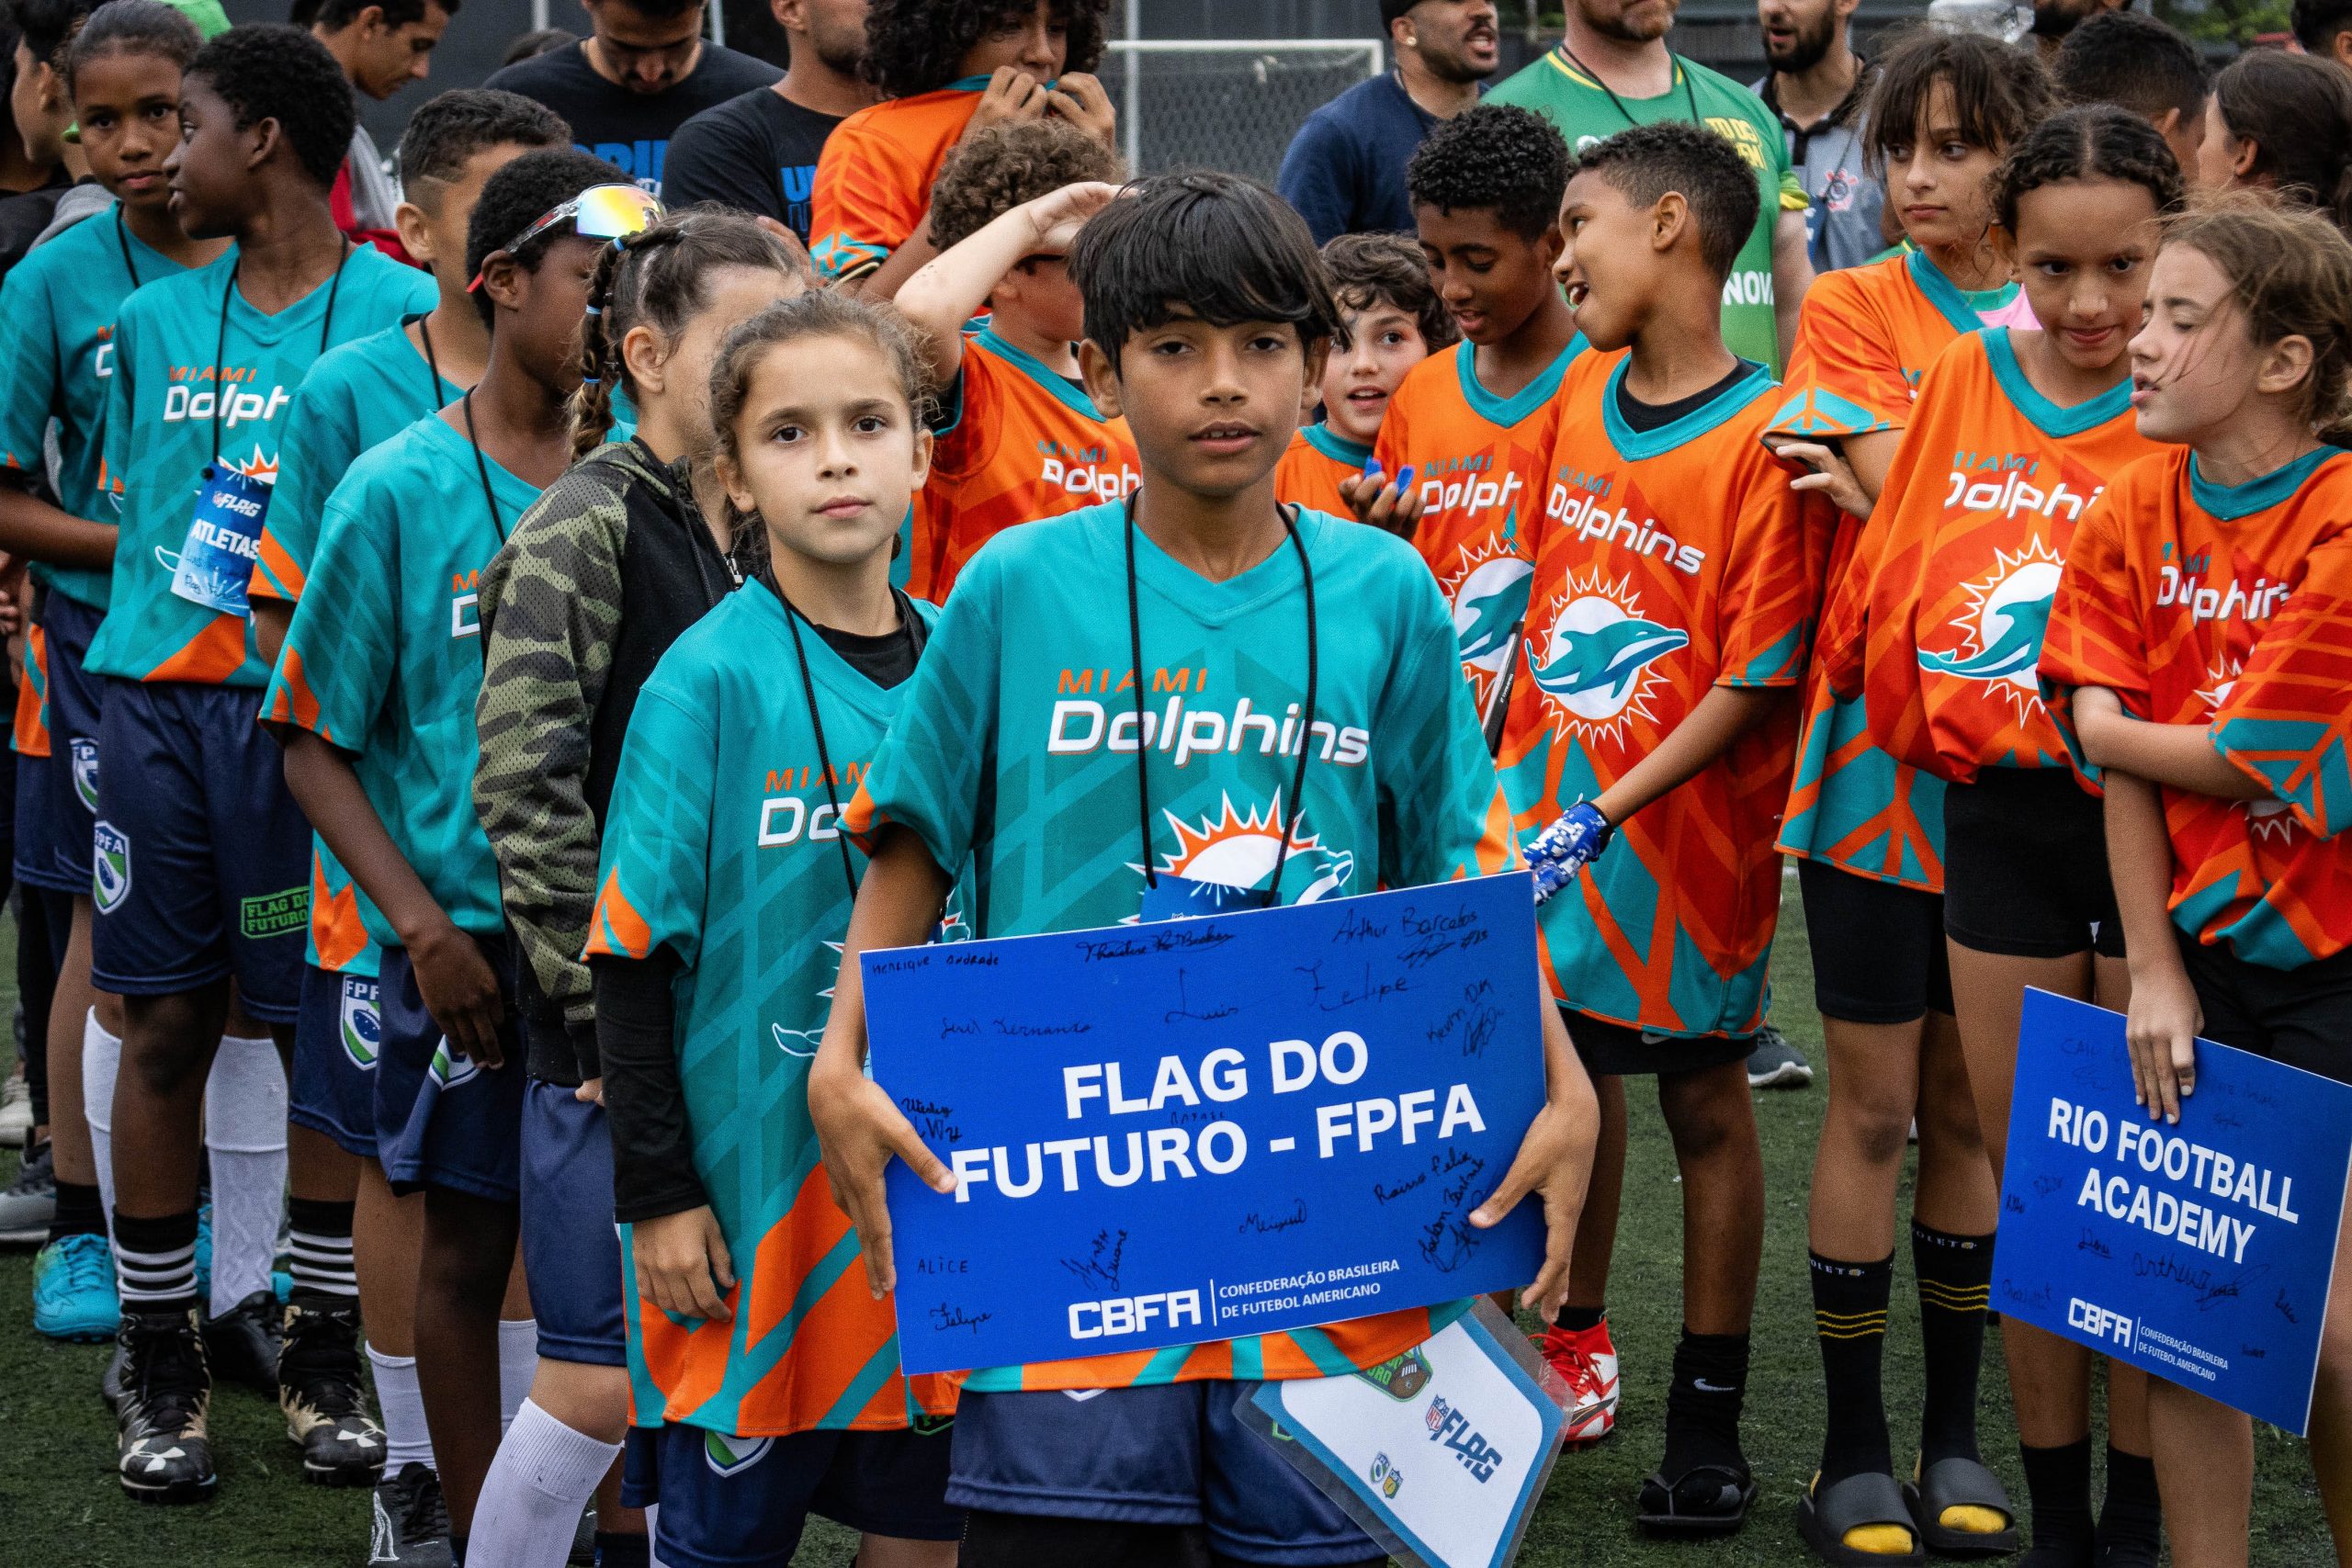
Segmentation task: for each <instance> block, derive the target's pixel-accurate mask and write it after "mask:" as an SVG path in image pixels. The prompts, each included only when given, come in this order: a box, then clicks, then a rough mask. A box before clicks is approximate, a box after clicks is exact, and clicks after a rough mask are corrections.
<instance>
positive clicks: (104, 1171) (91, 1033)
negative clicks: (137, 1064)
mask: <svg viewBox="0 0 2352 1568" xmlns="http://www.w3.org/2000/svg"><path fill="white" fill-rule="evenodd" d="M121 1072H122V1036H121V1035H119V1034H108V1033H107V1031H106V1025H104V1024H102V1023H100V1022H99V1021H98V1010H97V1009H96V1008H92V1009H91V1010H90V1011H89V1016H88V1017H86V1018H85V1019H84V1020H83V1021H82V1119H83V1120H84V1121H85V1122H89V1124H90V1155H91V1157H92V1158H93V1159H95V1160H96V1162H97V1167H98V1201H99V1202H100V1203H102V1204H104V1205H105V1206H106V1211H107V1239H108V1240H109V1241H111V1240H112V1239H113V1238H114V1080H115V1078H116V1077H118V1076H119V1075H120V1073H121Z"/></svg>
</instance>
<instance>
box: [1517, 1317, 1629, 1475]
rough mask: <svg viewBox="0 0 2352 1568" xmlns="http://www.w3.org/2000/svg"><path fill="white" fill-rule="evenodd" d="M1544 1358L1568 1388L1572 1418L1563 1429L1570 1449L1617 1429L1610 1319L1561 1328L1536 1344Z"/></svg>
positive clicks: (1547, 1331) (1614, 1349)
mask: <svg viewBox="0 0 2352 1568" xmlns="http://www.w3.org/2000/svg"><path fill="white" fill-rule="evenodd" d="M1536 1344H1537V1346H1538V1347H1539V1348H1541V1349H1542V1350H1543V1352H1544V1360H1546V1361H1547V1362H1549V1363H1551V1367H1552V1370H1553V1371H1555V1372H1557V1373H1559V1374H1560V1381H1561V1382H1564V1383H1566V1384H1567V1385H1568V1396H1569V1397H1568V1418H1567V1422H1566V1425H1564V1426H1563V1427H1561V1428H1560V1442H1561V1444H1562V1446H1563V1447H1566V1448H1587V1447H1589V1446H1590V1445H1592V1444H1594V1443H1597V1442H1599V1441H1600V1439H1601V1438H1605V1437H1607V1436H1609V1434H1610V1433H1611V1432H1613V1431H1615V1430H1616V1429H1617V1347H1616V1346H1615V1345H1613V1344H1611V1343H1610V1339H1609V1320H1608V1319H1607V1318H1605V1317H1604V1318H1602V1319H1601V1320H1600V1322H1599V1323H1596V1324H1594V1325H1592V1326H1591V1327H1590V1328H1583V1329H1567V1328H1562V1327H1559V1326H1558V1325H1554V1326H1552V1327H1550V1328H1547V1329H1545V1330H1544V1337H1542V1338H1541V1339H1539V1340H1537V1341H1536Z"/></svg>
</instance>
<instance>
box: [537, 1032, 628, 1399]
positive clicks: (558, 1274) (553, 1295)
mask: <svg viewBox="0 0 2352 1568" xmlns="http://www.w3.org/2000/svg"><path fill="white" fill-rule="evenodd" d="M523 1276H524V1278H525V1279H526V1280H529V1281H530V1286H531V1315H532V1316H533V1317H536V1318H537V1319H538V1320H539V1354H540V1355H541V1356H544V1357H545V1358H547V1359H548V1360H550V1361H584V1362H586V1363H587V1364H588V1365H590V1366H592V1367H625V1366H627V1365H628V1330H627V1329H626V1328H625V1327H624V1326H623V1323H622V1315H621V1310H622V1309H621V1238H620V1232H619V1231H618V1230H617V1229H616V1228H615V1226H614V1223H613V1135H612V1134H610V1133H609V1132H607V1131H605V1108H604V1107H603V1106H601V1105H597V1104H594V1103H592V1102H590V1101H586V1100H574V1099H573V1098H572V1095H571V1090H570V1089H566V1088H564V1087H563V1086H562V1085H560V1084H551V1083H548V1082H547V1081H546V1080H544V1079H541V1078H532V1079H530V1080H529V1081H528V1082H527V1083H526V1084H525V1086H524V1089H523Z"/></svg>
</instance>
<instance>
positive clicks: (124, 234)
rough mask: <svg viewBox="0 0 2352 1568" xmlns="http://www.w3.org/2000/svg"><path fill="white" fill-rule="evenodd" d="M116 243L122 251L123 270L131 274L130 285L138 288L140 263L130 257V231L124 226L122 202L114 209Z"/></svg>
mask: <svg viewBox="0 0 2352 1568" xmlns="http://www.w3.org/2000/svg"><path fill="white" fill-rule="evenodd" d="M114 243H115V245H116V248H118V249H119V250H120V251H121V252H122V270H123V271H125V272H127V273H129V274H130V287H131V288H138V287H139V282H140V279H139V264H138V263H137V262H135V261H133V260H132V259H131V257H130V230H128V229H126V228H124V227H123V223H122V204H121V203H120V202H117V203H116V204H115V209H114Z"/></svg>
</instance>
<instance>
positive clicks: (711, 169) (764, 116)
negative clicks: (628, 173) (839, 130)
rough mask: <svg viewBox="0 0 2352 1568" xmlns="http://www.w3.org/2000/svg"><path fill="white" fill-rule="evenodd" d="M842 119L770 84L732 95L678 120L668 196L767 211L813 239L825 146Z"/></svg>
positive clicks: (665, 186) (665, 176)
mask: <svg viewBox="0 0 2352 1568" xmlns="http://www.w3.org/2000/svg"><path fill="white" fill-rule="evenodd" d="M840 123H841V121H840V119H838V118H835V117H834V116H832V115H829V114H819V113H818V112H817V111H816V110H815V109H808V108H802V107H800V106H799V105H798V104H796V103H793V102H790V101H789V100H787V99H786V97H785V96H783V95H782V94H780V93H778V92H776V91H775V89H773V88H770V87H759V88H755V89H753V90H752V91H751V92H748V93H745V94H743V95H742V96H740V97H733V98H729V99H728V100H727V101H726V102H725V103H723V104H720V105H719V106H718V107H716V108H707V109H705V110H703V111H702V113H700V114H698V115H696V116H695V117H694V118H692V119H690V120H688V121H686V123H685V124H684V125H682V126H680V127H678V132H677V134H676V135H675V136H673V137H672V138H671V139H670V157H669V161H668V162H667V163H666V164H663V165H662V200H664V201H666V202H668V203H669V204H670V205H671V206H672V207H684V206H685V205H687V204H688V203H690V202H696V201H715V202H718V204H719V205H721V206H722V207H731V208H734V209H737V210H738V211H741V212H751V213H756V214H761V215H763V216H765V217H769V218H773V219H775V220H776V221H777V222H779V223H781V224H783V225H784V226H785V227H786V228H787V229H789V230H791V231H793V232H794V233H796V234H797V235H799V236H800V238H801V239H802V240H803V241H806V240H807V239H808V238H809V198H810V197H811V196H812V195H813V194H814V193H815V191H816V188H817V154H818V153H820V152H823V151H824V148H825V138H827V137H828V136H831V134H832V133H833V127H835V126H837V125H839V124H840Z"/></svg>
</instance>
